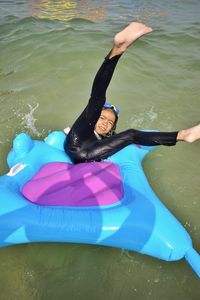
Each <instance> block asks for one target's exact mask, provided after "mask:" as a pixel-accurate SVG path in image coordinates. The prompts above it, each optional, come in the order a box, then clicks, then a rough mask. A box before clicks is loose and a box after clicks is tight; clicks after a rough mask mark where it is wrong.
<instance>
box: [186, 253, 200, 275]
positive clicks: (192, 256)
mask: <svg viewBox="0 0 200 300" xmlns="http://www.w3.org/2000/svg"><path fill="white" fill-rule="evenodd" d="M185 259H186V261H187V262H188V263H189V265H190V266H191V267H192V269H193V270H194V272H195V273H196V274H197V275H198V276H199V277H200V255H199V253H198V252H197V251H196V250H195V249H194V248H190V249H189V250H188V251H187V252H186V254H185Z"/></svg>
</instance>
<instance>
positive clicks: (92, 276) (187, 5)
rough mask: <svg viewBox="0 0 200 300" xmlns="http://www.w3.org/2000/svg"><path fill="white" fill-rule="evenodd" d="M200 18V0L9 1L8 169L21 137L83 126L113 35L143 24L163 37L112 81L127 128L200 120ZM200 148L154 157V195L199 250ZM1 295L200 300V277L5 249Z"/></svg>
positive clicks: (110, 256)
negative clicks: (81, 116) (84, 112)
mask: <svg viewBox="0 0 200 300" xmlns="http://www.w3.org/2000/svg"><path fill="white" fill-rule="evenodd" d="M199 15H200V2H199V1H198V0H191V1H186V0H182V1H181V0H178V1H172V0H168V1H161V0H140V1H139V0H136V1H131V0H130V1H126V0H125V1H120V0H116V1H114V0H110V1H73V2H71V1H64V0H59V1H56V0H54V1H53V0H1V2H0V105H1V110H0V123H1V131H0V163H1V168H0V173H1V174H3V173H5V172H7V171H8V167H7V165H6V156H7V153H8V151H9V149H10V148H11V147H12V140H13V138H14V137H15V135H16V134H18V133H20V132H22V131H25V132H27V133H29V134H30V135H31V136H32V137H33V138H36V139H43V138H44V137H45V136H46V135H47V134H48V133H49V132H50V131H52V130H62V129H63V128H65V127H66V126H68V125H70V124H72V123H73V121H74V119H75V118H76V117H77V116H78V114H79V113H80V111H81V110H82V109H83V108H84V106H85V105H86V103H87V100H88V97H89V95H90V89H91V84H92V80H93V78H94V75H95V73H96V71H97V69H98V67H99V65H100V64H101V62H102V60H103V58H104V57H105V55H106V54H107V53H108V51H109V50H110V48H111V46H112V37H113V36H114V34H115V33H116V32H118V31H119V30H121V29H122V28H123V27H124V26H125V25H126V24H128V23H129V22H131V21H133V20H137V21H142V22H145V23H146V24H148V25H150V26H152V27H153V29H154V32H153V33H152V34H150V35H148V36H146V37H144V38H142V39H141V40H139V41H138V42H137V43H136V44H135V45H134V46H132V47H130V48H129V49H128V51H127V53H126V54H125V55H124V56H123V57H122V58H121V60H120V62H119V64H118V66H117V69H116V72H115V75H114V77H113V79H112V83H111V84H110V87H109V90H108V93H107V97H108V99H109V101H111V102H112V103H114V104H116V105H117V106H119V107H120V120H119V125H118V131H121V130H124V129H126V128H129V127H134V128H138V129H158V130H164V131H170V130H177V129H182V128H187V127H189V126H192V125H195V124H198V123H199V121H200V99H199V95H200V72H199V71H200V60H199V53H200V31H199V27H200V18H199ZM199 150H200V142H199V141H198V142H196V143H194V144H190V145H188V144H184V143H179V144H178V145H177V146H176V147H171V148H167V147H159V148H157V149H156V150H155V151H153V152H152V153H151V154H150V155H149V156H148V157H147V158H146V159H145V161H144V169H145V172H146V174H147V177H148V178H149V181H150V183H151V185H152V187H153V189H154V190H155V192H156V193H157V194H158V196H159V197H160V198H161V199H162V201H163V203H164V204H165V205H166V206H167V207H168V208H169V209H170V210H171V211H172V212H173V214H174V215H175V216H176V217H177V218H178V219H179V220H180V221H181V222H182V224H183V225H184V226H185V228H186V229H187V230H188V232H189V233H190V235H191V237H192V239H193V242H194V246H195V248H196V249H197V250H198V251H200V239H199V237H200V221H199V211H200V196H199V195H200V179H199V178H200V159H199V153H200V151H199ZM0 197H1V196H0ZM166 226H167V224H166ZM0 290H1V296H0V299H1V300H10V299H20V300H27V299H30V300H36V299H37V300H41V299H42V300H43V299H44V300H46V299H52V300H53V299H70V300H73V299H75V300H76V299H77V300H79V299H80V300H82V299H83V300H85V299H89V300H90V299H95V300H104V299H105V300H107V299H109V300H112V299H113V300H114V299H120V300H121V299H126V300H129V299H135V300H146V299H148V300H149V299H150V300H151V299H152V300H158V299H162V300H168V299H178V300H179V299H182V300H189V299H190V300H199V299H200V281H199V279H198V278H197V276H196V275H195V274H194V273H193V272H192V270H191V268H190V267H189V266H188V265H187V263H186V262H185V261H178V262H170V263H169V262H165V261H159V260H156V259H154V258H151V257H147V256H143V255H139V254H137V253H134V252H129V251H124V250H121V249H113V248H106V247H96V246H90V245H78V244H50V243H49V244H44V243H42V244H27V245H19V246H14V247H10V248H4V249H1V250H0Z"/></svg>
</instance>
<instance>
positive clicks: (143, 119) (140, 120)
mask: <svg viewBox="0 0 200 300" xmlns="http://www.w3.org/2000/svg"><path fill="white" fill-rule="evenodd" d="M157 117H158V114H157V113H156V112H155V111H154V107H153V106H152V107H151V108H150V110H149V111H144V112H142V113H140V114H137V115H133V116H132V117H131V120H130V121H129V123H130V124H129V126H131V127H133V128H134V127H146V126H147V125H149V124H150V123H152V122H153V121H154V120H156V119H157Z"/></svg>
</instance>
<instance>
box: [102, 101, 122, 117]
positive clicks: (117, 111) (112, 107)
mask: <svg viewBox="0 0 200 300" xmlns="http://www.w3.org/2000/svg"><path fill="white" fill-rule="evenodd" d="M103 107H104V108H110V109H112V110H113V111H114V112H115V113H116V115H117V116H118V115H119V108H117V107H116V106H114V105H112V104H110V103H107V102H106V103H105V104H104V106H103Z"/></svg>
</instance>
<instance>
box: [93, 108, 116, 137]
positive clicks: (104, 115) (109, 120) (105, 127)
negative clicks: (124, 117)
mask: <svg viewBox="0 0 200 300" xmlns="http://www.w3.org/2000/svg"><path fill="white" fill-rule="evenodd" d="M115 120H116V117H115V113H114V112H113V111H112V109H103V110H102V111H101V115H100V117H99V119H98V121H97V123H96V126H95V131H96V133H98V134H99V135H102V136H105V135H106V134H108V133H109V132H110V131H111V130H112V128H113V126H114V124H115Z"/></svg>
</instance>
